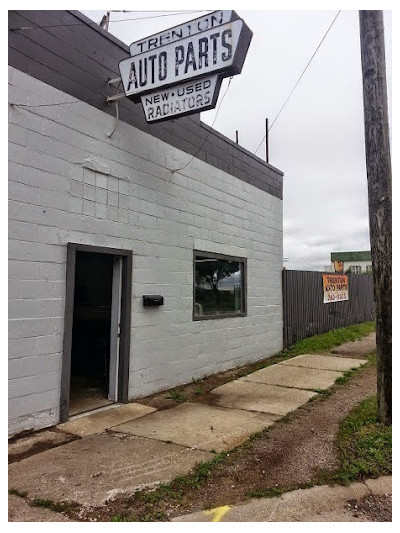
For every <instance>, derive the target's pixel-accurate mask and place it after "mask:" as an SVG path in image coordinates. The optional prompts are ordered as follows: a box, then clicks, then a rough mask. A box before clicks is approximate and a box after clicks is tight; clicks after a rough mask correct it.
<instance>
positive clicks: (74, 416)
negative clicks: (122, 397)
mask: <svg viewBox="0 0 400 533" xmlns="http://www.w3.org/2000/svg"><path fill="white" fill-rule="evenodd" d="M121 405H122V403H112V404H110V405H104V406H103V407H97V408H96V409H91V410H90V411H85V412H84V413H79V414H77V415H72V416H70V417H69V418H68V421H70V420H78V419H79V418H84V417H85V416H89V415H93V414H94V413H100V412H101V411H108V410H109V409H114V408H115V407H121Z"/></svg>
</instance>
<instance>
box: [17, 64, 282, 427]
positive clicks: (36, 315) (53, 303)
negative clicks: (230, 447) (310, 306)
mask: <svg viewBox="0 0 400 533" xmlns="http://www.w3.org/2000/svg"><path fill="white" fill-rule="evenodd" d="M9 89H10V91H9V100H10V101H11V102H13V103H16V104H18V103H23V104H29V105H31V106H32V107H20V106H18V105H16V106H9V123H10V129H9V177H10V181H9V200H10V204H9V239H10V241H9V243H10V244H9V261H10V263H9V277H10V282H9V298H10V304H9V305H10V307H9V323H10V330H9V420H10V426H9V432H10V434H15V433H17V432H20V431H23V430H26V429H32V428H40V427H46V426H49V425H53V424H56V423H58V421H59V402H60V386H61V361H62V344H63V326H64V304H65V274H66V252H67V242H69V241H71V242H76V243H80V244H90V245H96V246H107V247H113V248H123V249H128V250H132V251H133V273H132V280H133V286H132V322H131V328H132V330H131V354H130V368H129V399H134V398H138V397H141V396H144V395H147V394H151V393H154V392H157V391H160V390H164V389H167V388H170V387H173V386H175V385H178V384H183V383H186V382H190V381H191V380H192V378H193V379H197V378H201V377H204V376H206V375H209V374H212V373H214V372H217V371H220V370H224V369H228V368H232V367H235V366H238V365H241V364H243V363H245V362H249V361H254V360H257V359H259V358H261V357H265V356H267V355H269V354H274V353H276V352H278V351H279V350H280V349H281V348H282V288H281V269H282V201H281V200H280V199H278V198H276V197H274V196H272V195H270V194H268V193H266V192H264V191H262V190H259V189H258V188H256V187H253V186H252V185H249V184H247V183H245V182H244V181H242V180H240V179H238V178H236V177H234V176H231V175H229V174H227V173H225V172H223V171H221V170H218V169H216V168H215V167H213V166H211V165H209V164H207V163H204V162H203V161H201V160H198V159H193V160H192V161H191V163H190V164H189V165H188V166H187V167H186V168H184V169H183V170H180V171H179V172H172V170H171V169H179V168H182V167H183V166H184V165H186V164H187V163H188V162H189V161H190V160H191V159H192V156H190V155H189V154H187V153H185V152H182V151H180V150H178V149H176V148H174V147H172V146H170V145H168V144H167V143H165V142H162V141H160V140H158V139H156V138H154V137H152V136H150V135H148V134H146V133H144V132H142V131H140V130H138V129H136V128H134V127H132V126H130V125H128V124H126V123H124V122H119V123H118V125H117V128H116V131H115V133H114V134H113V135H112V136H111V137H108V134H109V133H110V132H111V131H112V130H113V128H114V125H115V119H114V118H113V117H112V116H109V115H107V114H106V113H103V112H101V111H99V110H98V109H95V108H94V107H92V106H90V105H88V104H85V103H82V102H79V103H74V104H63V105H54V106H40V104H50V103H54V104H56V103H62V102H64V103H65V102H71V101H73V100H74V99H73V98H72V97H71V96H70V95H68V94H65V93H63V92H60V91H58V90H56V89H54V88H53V87H50V86H48V85H46V84H45V83H43V82H41V81H38V80H36V79H34V78H32V77H30V76H29V75H26V74H24V73H22V72H20V71H18V70H16V69H14V68H12V67H9ZM34 106H37V107H34ZM195 249H197V250H205V251H211V252H218V253H224V254H227V255H235V256H240V257H246V258H247V271H248V274H247V316H246V317H237V318H226V319H219V320H205V321H193V320H192V308H193V250H195ZM143 294H161V295H163V296H164V306H162V307H161V308H150V309H149V308H143V306H142V295H143Z"/></svg>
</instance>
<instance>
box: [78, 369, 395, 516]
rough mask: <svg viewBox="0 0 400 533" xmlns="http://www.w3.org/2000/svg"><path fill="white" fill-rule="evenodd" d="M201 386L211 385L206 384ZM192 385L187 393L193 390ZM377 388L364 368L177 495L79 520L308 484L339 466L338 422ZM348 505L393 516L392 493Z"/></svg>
mask: <svg viewBox="0 0 400 533" xmlns="http://www.w3.org/2000/svg"><path fill="white" fill-rule="evenodd" d="M214 381H215V379H214ZM203 386H204V388H205V389H206V387H207V388H208V383H203ZM214 386H216V384H215V383H213V384H212V387H214ZM194 387H196V385H193V387H191V389H190V390H186V391H185V394H187V395H189V396H190V395H192V394H194V391H195V390H196V389H195V388H194ZM197 387H198V384H197ZM180 390H181V391H183V388H181V389H180ZM204 392H205V391H204ZM375 393H376V370H375V369H373V368H370V367H369V368H365V369H363V370H362V371H361V372H359V373H358V374H357V375H356V376H355V377H353V378H352V379H351V380H350V381H349V382H348V383H347V384H345V385H341V386H335V387H334V389H333V393H332V394H331V395H330V396H329V397H327V398H320V399H318V400H315V401H311V402H308V403H307V404H305V405H304V406H303V407H301V408H300V409H297V410H296V411H295V412H293V413H291V414H290V415H289V416H287V417H285V418H284V419H282V420H281V421H279V422H278V423H276V424H275V425H274V426H272V427H271V428H269V430H268V431H266V432H264V433H262V434H261V435H260V436H259V437H258V438H256V439H253V440H251V441H250V442H249V443H247V444H246V445H243V446H240V447H239V448H237V449H236V450H234V451H233V452H231V453H230V454H229V456H228V457H226V459H225V460H224V461H223V463H221V464H220V465H219V466H218V467H217V468H215V469H214V470H213V471H212V473H211V475H210V476H209V477H208V478H207V480H206V481H205V482H203V483H201V484H200V486H198V487H195V488H190V487H185V489H184V491H183V492H184V494H182V496H181V497H180V498H179V499H178V498H172V499H171V498H169V497H168V495H167V497H166V498H165V499H162V500H159V501H156V502H147V503H143V501H141V500H140V499H138V498H135V497H133V498H121V499H117V500H115V501H113V502H109V503H108V504H107V505H106V506H104V507H103V508H99V509H91V510H87V511H85V510H83V509H80V510H79V520H89V521H92V520H95V521H108V520H110V519H111V518H112V517H115V516H118V517H120V518H121V517H128V516H129V517H130V518H131V519H133V520H135V519H136V520H137V519H138V517H139V516H140V517H141V519H143V517H146V516H147V517H149V519H151V520H154V519H157V518H158V520H160V521H168V520H170V519H171V518H173V517H176V516H179V515H183V514H186V513H191V512H195V511H199V510H201V509H207V508H213V507H218V506H222V505H234V504H236V503H239V502H241V501H244V500H246V498H248V497H249V495H250V494H251V493H253V495H254V493H256V492H257V491H270V492H271V494H272V493H273V491H274V488H275V489H277V487H279V489H280V490H281V489H284V490H287V489H291V488H294V487H299V486H304V487H307V486H310V485H312V484H313V483H314V482H315V481H316V479H317V478H318V476H319V474H320V473H321V471H326V470H328V471H333V470H335V469H336V467H337V466H338V453H337V449H336V447H335V442H334V439H335V435H336V433H337V430H338V427H339V423H340V421H341V420H342V419H343V418H344V417H345V416H346V415H347V414H348V413H349V412H350V411H351V410H352V409H353V408H354V407H355V406H356V405H357V404H358V403H359V402H360V401H361V400H363V399H364V398H366V397H367V396H370V395H373V394H375ZM198 399H200V397H198ZM152 401H154V403H155V404H158V408H160V407H161V404H162V402H163V401H164V400H163V399H162V397H161V396H160V397H159V398H155V397H153V398H152ZM170 401H171V400H167V402H170ZM201 401H207V394H206V393H204V395H203V394H202V395H201ZM146 403H147V402H146ZM174 404H175V405H176V403H175V402H174ZM168 406H169V405H168ZM168 406H167V405H164V408H168ZM348 506H349V507H348V508H349V509H350V510H351V511H352V512H353V513H354V516H363V517H364V518H367V519H368V520H369V521H390V520H391V496H381V497H369V498H364V499H363V500H362V501H359V502H357V501H352V502H349V503H348ZM77 511H78V510H76V512H77ZM76 512H75V511H72V509H71V515H70V516H71V518H73V516H74V515H75V519H76V517H77V515H76ZM73 519H74V518H73Z"/></svg>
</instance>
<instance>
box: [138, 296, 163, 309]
mask: <svg viewBox="0 0 400 533" xmlns="http://www.w3.org/2000/svg"><path fill="white" fill-rule="evenodd" d="M158 305H164V297H163V296H160V295H159V294H144V295H143V306H144V307H156V306H158Z"/></svg>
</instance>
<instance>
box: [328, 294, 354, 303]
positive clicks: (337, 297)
mask: <svg viewBox="0 0 400 533" xmlns="http://www.w3.org/2000/svg"><path fill="white" fill-rule="evenodd" d="M326 299H327V301H328V302H336V301H338V300H348V299H349V298H348V296H347V294H327V295H326Z"/></svg>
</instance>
